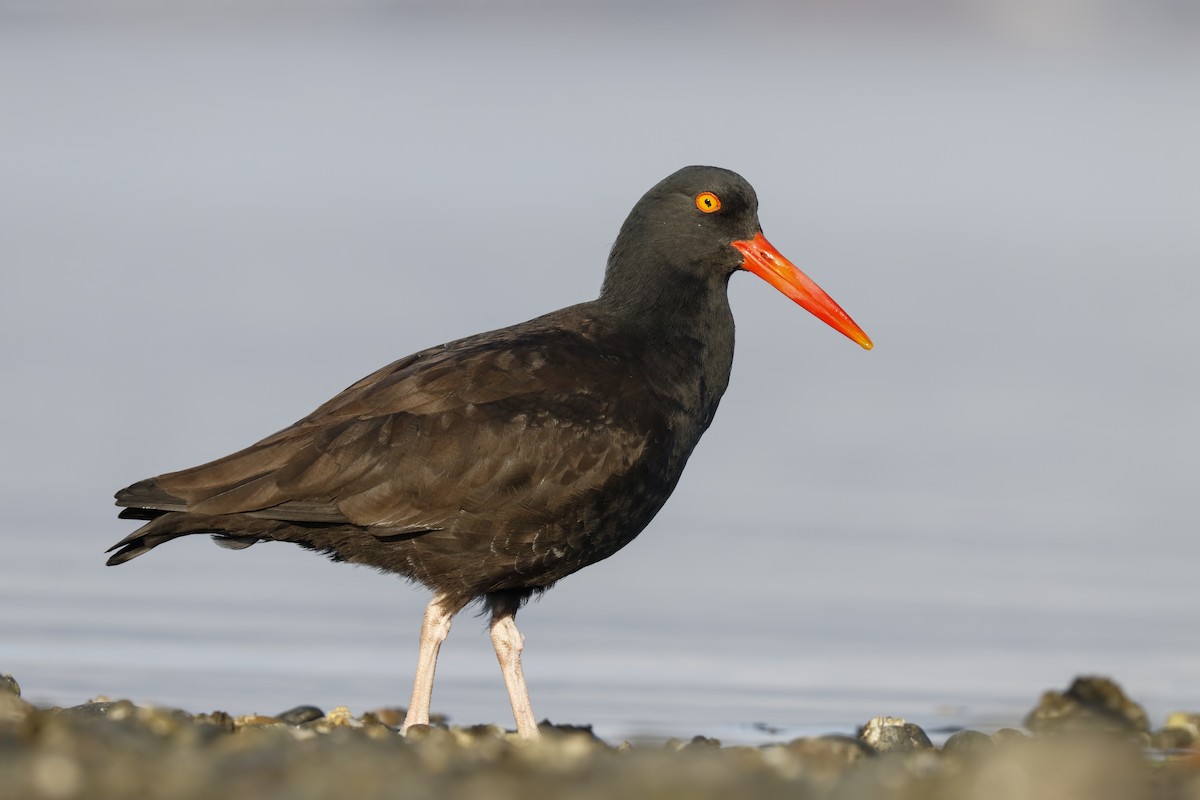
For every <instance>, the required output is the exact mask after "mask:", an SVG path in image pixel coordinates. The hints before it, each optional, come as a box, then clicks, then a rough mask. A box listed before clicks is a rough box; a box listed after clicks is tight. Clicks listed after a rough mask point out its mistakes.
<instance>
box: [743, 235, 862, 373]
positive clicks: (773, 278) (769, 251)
mask: <svg viewBox="0 0 1200 800" xmlns="http://www.w3.org/2000/svg"><path fill="white" fill-rule="evenodd" d="M730 244H731V245H733V247H734V249H736V250H737V251H738V252H739V253H741V254H742V255H743V256H744V261H743V263H742V266H743V267H745V268H746V269H748V270H749V271H750V272H753V273H754V274H755V275H757V276H758V277H760V278H762V279H763V280H764V281H766V282H767V283H769V284H771V285H772V286H774V287H775V288H776V289H778V290H779V291H781V292H783V293H784V294H785V295H787V296H788V297H790V298H792V300H794V301H796V303H798V304H799V305H800V307H801V308H803V309H804V310H805V311H808V312H809V313H810V314H812V315H813V316H815V317H816V318H817V319H819V320H821V321H822V322H824V323H825V324H826V325H829V326H830V327H831V328H833V329H834V330H836V331H839V332H841V333H843V334H845V335H846V336H848V337H849V338H851V339H853V340H854V341H855V342H857V343H858V344H860V345H862V347H863V348H864V349H866V350H870V349H871V348H872V347H874V346H875V345H874V344H873V343H872V342H871V338H870V337H869V336H867V335H866V334H865V333H863V329H862V328H860V327H858V325H856V324H855V323H854V320H852V319H850V315H849V314H847V313H846V312H845V311H842V307H841V306H839V305H838V304H837V303H835V302H833V298H832V297H830V296H829V295H827V294H825V292H824V290H822V289H821V287H820V286H817V284H816V283H814V282H813V280H812V278H810V277H808V276H807V275H805V274H804V273H803V272H801V271H800V270H799V269H797V268H796V265H795V264H793V263H792V262H790V261H788V260H787V259H786V258H784V257H783V254H782V253H780V252H779V251H778V250H776V249H775V246H774V245H772V244H771V243H770V242H768V241H767V237H765V236H763V235H762V231H759V232H758V234H756V235H755V237H754V238H753V239H742V240H739V241H735V242H730Z"/></svg>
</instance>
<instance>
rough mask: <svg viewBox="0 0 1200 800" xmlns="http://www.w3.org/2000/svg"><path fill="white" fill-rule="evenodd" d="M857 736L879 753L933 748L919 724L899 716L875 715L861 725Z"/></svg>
mask: <svg viewBox="0 0 1200 800" xmlns="http://www.w3.org/2000/svg"><path fill="white" fill-rule="evenodd" d="M858 738H859V739H861V740H862V741H863V742H865V743H866V744H868V745H870V746H871V748H872V749H874V750H876V751H878V752H880V753H888V752H896V751H906V750H932V749H933V742H931V741H929V737H928V736H927V735H926V734H925V731H923V730H921V728H920V726H919V725H914V724H913V723H911V722H906V721H904V720H903V719H901V718H900V717H875V718H874V719H872V720H870V721H868V722H867V724H866V725H864V726H863V728H862V730H861V731H859V734H858Z"/></svg>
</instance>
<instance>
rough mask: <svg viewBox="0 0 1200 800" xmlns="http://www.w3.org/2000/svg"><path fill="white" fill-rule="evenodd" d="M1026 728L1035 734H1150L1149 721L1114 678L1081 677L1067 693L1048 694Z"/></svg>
mask: <svg viewBox="0 0 1200 800" xmlns="http://www.w3.org/2000/svg"><path fill="white" fill-rule="evenodd" d="M1025 727H1027V728H1029V730H1031V731H1034V732H1035V733H1063V732H1084V731H1089V732H1099V731H1106V732H1114V733H1147V732H1149V730H1150V720H1149V718H1148V717H1147V716H1146V710H1145V709H1143V708H1142V707H1141V706H1140V705H1138V704H1137V703H1135V702H1133V701H1132V700H1130V699H1129V698H1128V697H1126V696H1125V692H1123V691H1122V690H1121V687H1120V686H1118V685H1117V683H1116V682H1115V681H1113V680H1112V679H1111V678H1103V677H1078V678H1076V679H1075V680H1074V681H1073V682H1072V683H1071V687H1070V688H1069V689H1067V691H1065V692H1055V691H1048V692H1045V693H1044V694H1043V695H1042V699H1041V701H1040V702H1039V703H1038V705H1037V707H1035V708H1034V709H1033V710H1032V711H1030V712H1029V714H1027V715H1026V717H1025Z"/></svg>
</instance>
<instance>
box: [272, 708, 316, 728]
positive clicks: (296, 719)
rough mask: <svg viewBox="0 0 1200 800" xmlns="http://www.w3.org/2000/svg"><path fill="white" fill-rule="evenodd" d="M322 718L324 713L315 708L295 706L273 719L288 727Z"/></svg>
mask: <svg viewBox="0 0 1200 800" xmlns="http://www.w3.org/2000/svg"><path fill="white" fill-rule="evenodd" d="M324 716H325V712H324V711H322V710H321V709H319V708H317V707H316V706H296V707H295V708H289V709H288V710H287V711H284V712H283V713H281V714H276V715H275V719H277V720H279V721H280V722H283V723H286V724H288V725H303V724H304V723H306V722H312V721H313V720H315V719H321V718H322V717H324Z"/></svg>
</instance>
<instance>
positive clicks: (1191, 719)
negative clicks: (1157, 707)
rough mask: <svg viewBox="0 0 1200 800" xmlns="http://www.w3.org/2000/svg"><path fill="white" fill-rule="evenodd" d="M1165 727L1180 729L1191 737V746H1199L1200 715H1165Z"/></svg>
mask: <svg viewBox="0 0 1200 800" xmlns="http://www.w3.org/2000/svg"><path fill="white" fill-rule="evenodd" d="M1166 727H1168V728H1182V729H1183V730H1185V731H1187V732H1188V733H1189V734H1190V735H1191V737H1192V743H1193V744H1200V714H1196V713H1192V712H1188V711H1172V712H1171V713H1170V714H1168V715H1167V725H1166Z"/></svg>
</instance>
